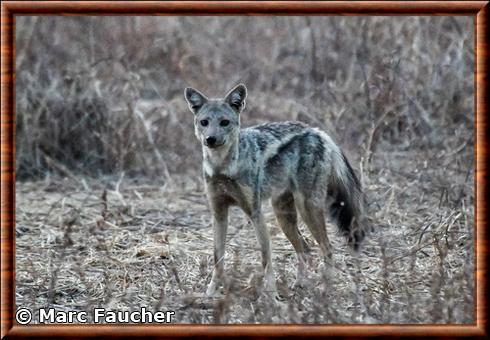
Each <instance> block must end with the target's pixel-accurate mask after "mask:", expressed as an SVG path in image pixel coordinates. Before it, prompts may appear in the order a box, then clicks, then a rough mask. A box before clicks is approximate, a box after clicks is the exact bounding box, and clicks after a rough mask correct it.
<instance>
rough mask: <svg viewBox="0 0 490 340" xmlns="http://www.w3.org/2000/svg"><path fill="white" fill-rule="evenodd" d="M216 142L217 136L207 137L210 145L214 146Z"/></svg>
mask: <svg viewBox="0 0 490 340" xmlns="http://www.w3.org/2000/svg"><path fill="white" fill-rule="evenodd" d="M215 143H216V137H213V136H209V137H206V144H207V145H209V146H213V145H214V144H215Z"/></svg>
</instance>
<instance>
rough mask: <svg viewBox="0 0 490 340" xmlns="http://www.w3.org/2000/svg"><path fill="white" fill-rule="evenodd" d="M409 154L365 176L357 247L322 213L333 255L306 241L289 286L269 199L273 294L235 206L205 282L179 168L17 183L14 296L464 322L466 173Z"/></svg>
mask: <svg viewBox="0 0 490 340" xmlns="http://www.w3.org/2000/svg"><path fill="white" fill-rule="evenodd" d="M419 156H420V155H419ZM389 157H390V159H392V160H393V157H394V155H390V156H389ZM398 157H402V158H404V159H407V158H408V159H413V158H409V157H410V154H409V153H405V154H403V155H398ZM435 158H436V159H437V157H435ZM431 162H432V161H431ZM396 163H397V164H398V162H396ZM407 163H411V164H405V165H406V166H404V167H402V168H400V169H394V168H392V167H391V168H390V167H386V164H385V167H384V174H383V175H382V176H383V177H379V179H380V180H379V181H377V183H375V184H374V183H373V184H368V185H367V187H366V191H367V194H368V195H369V197H370V202H371V204H370V206H371V211H372V212H373V213H372V214H371V217H372V219H373V220H374V221H375V222H374V226H375V230H374V232H373V233H371V234H370V236H369V237H368V239H367V240H366V242H365V244H364V247H363V248H362V251H361V253H360V254H359V255H355V254H352V253H351V251H350V250H349V249H348V248H347V247H346V244H345V242H344V239H343V238H342V237H341V236H340V235H338V234H337V233H336V231H335V229H334V228H333V226H332V225H329V226H328V231H329V234H330V235H331V237H330V238H331V240H332V243H333V246H334V249H335V251H334V265H333V267H329V268H326V269H325V270H324V271H322V270H319V267H318V265H319V263H318V260H317V258H316V254H317V250H318V249H317V247H316V246H314V247H313V249H314V251H313V254H312V256H311V263H310V264H309V274H308V278H309V280H308V284H307V286H306V287H304V288H300V289H297V290H291V288H290V287H291V284H292V282H293V281H294V278H295V271H296V258H295V255H294V251H293V249H292V246H291V245H290V244H289V242H288V241H287V240H286V238H285V237H284V235H283V234H282V232H281V231H280V229H279V228H278V227H277V225H276V223H275V218H274V215H273V213H272V209H271V208H270V207H267V209H266V213H265V214H266V220H267V223H268V225H269V226H270V228H271V233H272V235H273V237H272V239H273V249H274V251H273V258H274V263H275V269H276V275H277V277H278V287H279V290H280V293H281V295H282V296H283V297H285V301H284V303H282V304H278V305H277V306H274V305H273V304H271V302H270V301H269V300H268V297H267V296H265V295H262V294H261V287H262V286H261V275H262V268H261V265H260V251H259V247H258V245H257V242H256V239H255V235H254V232H253V228H252V226H251V225H249V224H248V223H247V220H246V219H245V216H244V215H243V214H242V213H241V212H239V211H238V210H234V212H233V213H232V215H231V220H230V230H229V234H228V242H227V266H226V267H227V273H228V274H229V279H230V280H229V282H228V284H227V289H226V290H224V291H223V296H222V297H221V298H209V297H206V296H205V295H204V292H205V287H206V285H207V283H208V282H209V280H210V273H211V271H212V266H213V263H212V244H213V243H212V228H211V225H210V215H209V212H208V208H207V203H206V200H205V195H204V192H203V186H202V184H201V182H200V180H197V179H196V178H176V179H175V182H174V184H173V188H171V187H170V188H162V187H159V186H157V185H154V184H152V183H151V182H148V181H147V180H146V181H145V180H143V181H140V182H138V181H136V180H135V179H129V180H126V179H125V178H124V177H120V178H114V179H113V180H112V181H111V180H109V179H106V181H105V183H111V184H110V185H102V183H101V181H93V180H86V179H83V178H72V179H65V180H56V181H54V180H48V181H45V182H23V183H18V184H17V207H18V208H17V238H16V240H17V249H16V250H17V258H16V259H17V291H16V296H17V306H18V307H20V306H23V307H29V308H32V309H37V308H41V307H47V306H50V307H54V308H56V309H59V310H85V311H88V312H90V311H91V310H92V309H93V308H94V307H105V308H107V309H111V310H136V309H139V308H141V307H147V308H149V309H154V310H164V311H165V310H172V311H175V312H176V316H175V319H174V321H175V322H179V323H257V322H259V323H471V322H474V320H475V319H474V273H473V272H474V254H473V253H474V248H473V242H474V235H473V216H474V212H473V207H472V202H471V200H472V199H471V196H469V197H468V196H466V194H467V192H468V190H470V189H471V187H472V175H468V172H467V171H466V172H464V171H458V169H451V167H450V165H448V164H445V163H444V161H440V164H439V166H438V167H435V169H436V170H431V168H432V169H433V168H434V167H431V168H429V167H426V168H425V169H424V168H423V166H421V165H419V164H413V163H412V162H407ZM419 166H420V167H419ZM417 169H418V170H417ZM424 178H431V179H432V181H431V183H427V184H426V185H424V184H423V179H424ZM448 178H451V181H450V182H448ZM364 180H365V181H367V178H366V177H364ZM421 182H422V184H421ZM394 183H396V184H394ZM302 229H303V231H304V228H302ZM304 234H305V235H306V237H307V241H308V242H309V243H310V244H314V243H313V240H312V238H311V235H310V234H309V232H308V231H304ZM89 314H90V313H89Z"/></svg>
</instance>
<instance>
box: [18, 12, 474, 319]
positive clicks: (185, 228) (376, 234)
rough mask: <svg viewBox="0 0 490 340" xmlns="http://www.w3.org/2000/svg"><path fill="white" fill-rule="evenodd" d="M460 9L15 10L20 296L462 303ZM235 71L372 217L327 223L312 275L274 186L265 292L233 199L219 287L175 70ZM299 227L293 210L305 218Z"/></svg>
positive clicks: (76, 304)
mask: <svg viewBox="0 0 490 340" xmlns="http://www.w3.org/2000/svg"><path fill="white" fill-rule="evenodd" d="M473 28H474V25H473V18H470V17H423V16H419V17H396V18H395V17H89V16H87V17H18V18H16V58H17V59H16V98H15V101H16V124H17V130H16V151H17V154H16V166H17V172H16V174H17V183H16V185H17V188H16V189H17V190H16V275H17V276H16V305H17V307H25V308H29V309H31V310H36V309H37V308H41V307H43V308H47V307H55V308H56V309H58V310H65V311H68V310H78V311H82V310H84V311H87V312H89V315H90V314H91V310H92V309H93V308H95V307H105V308H108V309H111V310H135V309H139V308H140V307H147V308H149V309H153V310H163V311H167V310H173V311H175V313H176V314H175V318H174V321H175V322H178V323H473V322H475V278H474V269H475V258H474V103H473V100H474V96H473V94H474V88H473V86H474V77H473V70H474V67H473V63H474V54H473V43H474V40H473ZM238 82H244V83H245V84H246V85H247V87H248V89H249V98H248V102H247V107H246V109H245V112H244V113H243V117H242V124H243V125H245V126H248V125H252V124H256V123H261V122H266V121H284V120H300V121H303V122H306V123H308V124H310V125H312V126H315V127H319V128H322V129H324V130H326V131H327V132H328V133H329V134H331V136H332V137H333V139H334V140H335V141H336V142H337V143H338V144H339V145H340V146H341V147H342V148H343V150H344V151H345V152H346V154H347V157H348V158H349V159H350V161H351V164H352V165H353V167H354V168H355V169H356V172H357V173H358V174H359V177H360V179H361V182H362V184H363V187H364V191H365V192H366V195H367V200H368V203H369V216H370V219H371V221H372V224H373V227H374V230H373V232H372V233H371V234H370V235H369V236H368V237H367V238H366V241H365V243H364V244H363V247H362V250H361V252H360V254H359V255H357V256H356V255H354V254H352V253H351V252H350V250H349V249H348V248H347V247H346V244H345V241H344V239H343V238H342V237H341V236H340V235H338V234H337V232H336V231H335V229H334V228H333V226H332V225H330V224H329V225H328V233H329V236H330V239H331V241H332V244H333V247H334V262H333V264H332V266H330V267H327V268H325V269H320V268H319V263H318V259H317V257H316V255H317V251H318V248H317V247H316V245H315V244H314V242H313V240H312V238H311V237H310V234H309V232H308V231H304V235H306V237H307V241H308V242H309V243H310V244H311V245H312V248H313V254H312V256H311V261H310V262H311V263H310V264H309V270H308V280H307V285H306V287H304V288H302V289H298V290H292V289H291V285H292V283H293V281H294V278H295V272H296V259H295V255H294V251H293V249H292V246H291V245H290V244H289V243H288V241H287V240H286V238H285V237H284V236H283V234H282V232H280V230H279V228H278V227H277V225H276V223H275V220H274V216H273V214H272V211H271V208H270V206H267V208H266V210H265V211H266V219H267V223H268V225H269V227H270V229H271V233H272V235H273V237H272V239H273V240H272V241H273V258H274V264H275V271H276V277H277V280H278V288H279V291H280V294H281V295H282V296H283V297H284V302H283V303H281V304H277V305H274V304H272V303H271V301H270V300H269V298H268V297H267V296H265V295H264V294H262V293H261V289H262V288H261V287H262V285H261V275H262V269H261V265H260V251H259V250H258V245H257V243H256V241H255V235H254V232H253V228H252V227H251V226H250V225H249V224H248V222H247V221H246V219H245V217H244V215H243V214H242V213H241V212H239V211H238V210H234V211H233V213H232V214H231V221H230V228H229V235H228V238H229V240H228V242H227V251H226V254H227V262H226V269H227V274H228V276H229V281H228V282H227V287H226V289H224V290H223V292H222V296H221V297H217V298H208V297H206V296H204V292H205V287H206V285H207V283H208V282H209V280H210V274H211V270H212V266H213V261H212V229H211V226H210V214H209V210H208V208H207V202H206V200H205V194H204V189H203V184H202V181H201V179H200V175H199V169H200V165H201V150H200V146H199V144H198V142H197V141H196V140H195V137H194V135H193V133H194V132H193V131H194V130H193V126H192V123H193V122H192V120H193V119H192V114H191V113H189V112H188V110H187V107H186V104H185V102H184V99H183V88H184V87H185V86H192V87H196V88H199V89H202V90H203V91H204V92H205V93H206V94H208V95H211V96H213V95H219V94H221V93H223V92H224V91H225V90H226V89H228V88H231V86H233V85H234V84H236V83H238ZM301 228H302V229H303V230H304V228H303V226H301Z"/></svg>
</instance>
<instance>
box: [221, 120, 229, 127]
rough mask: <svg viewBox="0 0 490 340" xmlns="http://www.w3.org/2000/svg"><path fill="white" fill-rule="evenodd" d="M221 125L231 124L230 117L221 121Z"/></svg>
mask: <svg viewBox="0 0 490 340" xmlns="http://www.w3.org/2000/svg"><path fill="white" fill-rule="evenodd" d="M219 125H221V126H228V125H230V121H229V120H228V119H223V120H222V121H221V122H219Z"/></svg>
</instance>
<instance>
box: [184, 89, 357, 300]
mask: <svg viewBox="0 0 490 340" xmlns="http://www.w3.org/2000/svg"><path fill="white" fill-rule="evenodd" d="M246 96H247V90H246V87H245V85H243V84H240V85H237V86H236V87H235V88H233V89H232V90H231V91H230V92H229V93H228V94H227V95H226V96H225V97H224V99H208V98H207V97H206V96H204V95H203V94H202V93H200V92H199V91H197V90H194V89H191V88H186V89H185V98H186V100H187V102H188V104H189V108H190V109H191V111H192V112H193V113H194V123H195V134H196V137H197V138H198V139H199V140H200V141H201V143H202V145H203V171H204V178H205V183H206V190H207V195H208V200H209V202H210V206H211V210H212V215H213V228H214V249H215V250H214V260H215V269H214V272H213V277H212V279H211V283H210V284H209V286H208V290H207V293H208V294H213V293H214V292H215V291H216V289H217V288H218V285H219V284H220V283H221V282H222V280H223V278H224V269H223V268H224V265H223V264H224V253H225V243H226V230H227V225H228V222H227V219H228V208H229V206H231V205H237V206H239V207H240V208H241V209H242V210H243V211H244V212H245V213H246V214H247V216H248V217H249V218H250V220H251V221H252V223H253V225H254V228H255V231H256V234H257V239H258V242H259V244H260V246H261V249H262V264H263V267H264V270H265V288H266V291H271V292H274V293H275V292H276V284H275V279H274V273H273V269H272V258H271V242H270V236H269V231H268V227H267V225H266V224H265V222H264V218H263V215H262V211H261V208H262V202H263V201H264V200H266V199H269V198H270V199H271V200H272V206H273V208H274V212H275V214H276V217H277V220H278V223H279V226H280V227H281V229H282V230H283V231H284V233H285V235H286V236H287V238H288V239H289V241H290V242H291V243H292V245H293V247H294V249H295V251H296V254H297V257H298V275H297V281H296V284H300V283H301V280H302V279H303V276H304V270H305V253H306V252H308V246H307V244H306V242H305V241H304V239H303V237H302V236H301V235H300V233H299V231H298V228H297V212H299V214H300V216H301V217H302V219H303V221H304V222H305V224H306V225H307V226H308V228H309V230H310V231H311V233H312V235H313V237H314V238H315V240H316V241H317V242H318V244H319V246H320V250H321V254H322V256H323V257H324V259H329V258H330V257H331V246H330V242H329V240H328V236H327V231H326V227H325V212H326V210H327V209H326V208H327V207H328V208H329V211H330V215H331V217H332V219H333V220H334V221H335V222H336V223H337V225H338V227H339V229H340V231H341V232H342V233H343V234H344V235H345V236H346V237H347V239H348V242H349V243H350V244H351V245H352V246H353V248H355V249H358V247H359V244H360V243H361V241H362V240H363V238H364V228H363V227H362V223H363V221H364V219H363V216H364V211H363V205H364V204H363V203H364V201H363V200H364V199H363V195H362V191H361V186H360V183H359V181H358V179H357V177H356V175H355V173H354V171H353V170H352V168H351V166H350V165H349V163H348V161H347V159H346V158H345V156H344V154H343V153H342V151H341V150H340V148H339V147H338V146H337V145H336V144H335V143H334V142H333V140H332V139H331V138H330V136H328V135H327V134H326V133H325V132H324V131H321V130H319V129H316V128H312V127H309V126H307V125H305V124H303V123H300V122H282V123H267V124H262V125H258V126H253V127H250V128H245V129H240V113H241V112H242V110H243V108H244V107H245V100H246ZM224 121H227V122H224Z"/></svg>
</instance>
